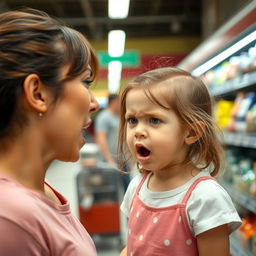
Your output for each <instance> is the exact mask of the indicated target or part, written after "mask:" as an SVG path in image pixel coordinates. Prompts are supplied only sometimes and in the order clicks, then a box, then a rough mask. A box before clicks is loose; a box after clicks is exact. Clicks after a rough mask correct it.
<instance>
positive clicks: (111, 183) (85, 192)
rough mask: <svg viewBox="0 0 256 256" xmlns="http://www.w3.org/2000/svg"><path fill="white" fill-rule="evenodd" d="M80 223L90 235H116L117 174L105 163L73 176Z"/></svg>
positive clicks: (120, 190)
mask: <svg viewBox="0 0 256 256" xmlns="http://www.w3.org/2000/svg"><path fill="white" fill-rule="evenodd" d="M77 188H78V201H79V215H80V221H81V223H82V224H83V225H84V227H85V228H86V230H87V231H88V233H89V234H90V235H92V236H93V235H104V234H108V235H118V236H119V238H120V235H121V234H120V232H121V231H120V201H121V200H122V197H123V194H124V192H123V186H121V175H120V173H119V172H118V170H116V169H114V168H112V167H110V166H109V165H107V164H102V165H100V166H94V167H82V169H81V171H80V172H79V173H78V175H77Z"/></svg>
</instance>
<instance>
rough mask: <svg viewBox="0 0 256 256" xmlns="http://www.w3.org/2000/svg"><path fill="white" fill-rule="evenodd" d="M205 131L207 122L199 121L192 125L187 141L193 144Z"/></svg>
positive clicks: (188, 143) (187, 134)
mask: <svg viewBox="0 0 256 256" xmlns="http://www.w3.org/2000/svg"><path fill="white" fill-rule="evenodd" d="M204 131H205V123H204V122H203V121H197V122H195V123H193V124H192V125H191V127H190V128H189V129H188V131H187V133H186V137H185V143H186V144H187V145H191V144H193V143H195V142H196V141H198V140H199V139H200V138H201V137H202V135H203V133H204Z"/></svg>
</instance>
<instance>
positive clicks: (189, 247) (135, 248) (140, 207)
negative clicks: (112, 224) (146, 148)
mask: <svg viewBox="0 0 256 256" xmlns="http://www.w3.org/2000/svg"><path fill="white" fill-rule="evenodd" d="M146 176H147V175H145V176H144V177H143V179H142V180H141V182H140V184H139V186H138V188H137V190H136V192H135V195H134V197H133V201H132V204H131V209H130V215H129V225H128V232H129V235H128V243H127V256H141V255H150V256H166V255H175V256H184V255H186V256H196V255H198V250H197V241H196V238H195V237H194V236H193V235H192V233H191V231H190V229H189V226H188V222H187V218H186V210H185V209H186V203H187V201H188V199H189V197H190V195H191V192H192V191H193V189H194V188H195V187H196V185H197V184H198V183H199V182H200V181H202V180H206V179H212V178H211V177H200V178H198V179H197V180H196V181H195V182H194V183H193V184H192V185H191V186H190V188H189V189H188V191H187V192H186V195H185V196H184V198H183V199H182V202H181V203H179V204H176V205H172V206H167V207H160V208H156V207H152V206H149V205H146V204H145V203H144V202H142V201H141V199H140V198H139V196H138V193H139V191H140V188H141V186H142V184H143V182H144V181H145V179H146Z"/></svg>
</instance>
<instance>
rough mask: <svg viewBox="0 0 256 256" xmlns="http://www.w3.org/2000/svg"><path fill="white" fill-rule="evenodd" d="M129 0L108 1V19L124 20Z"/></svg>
mask: <svg viewBox="0 0 256 256" xmlns="http://www.w3.org/2000/svg"><path fill="white" fill-rule="evenodd" d="M129 5H130V0H108V17H109V18H111V19H125V18H127V16H128V12H129Z"/></svg>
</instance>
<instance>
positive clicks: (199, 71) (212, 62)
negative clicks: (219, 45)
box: [192, 31, 256, 76]
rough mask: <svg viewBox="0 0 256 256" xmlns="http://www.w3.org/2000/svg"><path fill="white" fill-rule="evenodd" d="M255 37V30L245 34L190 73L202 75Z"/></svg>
mask: <svg viewBox="0 0 256 256" xmlns="http://www.w3.org/2000/svg"><path fill="white" fill-rule="evenodd" d="M255 38H256V31H254V32H252V33H251V34H249V35H247V36H246V37H244V38H243V39H241V40H240V41H238V42H237V43H235V44H233V45H232V46H230V47H229V48H228V49H226V50H225V51H223V52H221V53H220V54H218V55H216V56H215V57H213V58H212V59H210V60H208V61H206V62H205V63H204V64H202V65H201V66H199V67H197V68H196V69H194V70H193V71H192V74H193V75H194V76H200V75H202V74H203V73H205V72H206V71H208V70H209V69H211V68H212V67H214V66H215V65H217V64H219V63H220V62H222V61H223V60H225V59H226V58H228V57H230V56H231V55H232V54H234V53H236V52H237V51H239V50H240V49H242V48H243V47H245V46H246V45H248V44H249V43H251V42H253V41H254V40H255Z"/></svg>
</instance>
